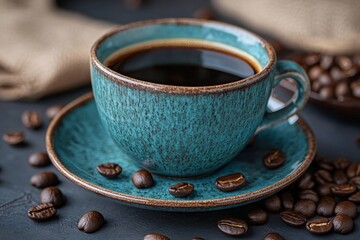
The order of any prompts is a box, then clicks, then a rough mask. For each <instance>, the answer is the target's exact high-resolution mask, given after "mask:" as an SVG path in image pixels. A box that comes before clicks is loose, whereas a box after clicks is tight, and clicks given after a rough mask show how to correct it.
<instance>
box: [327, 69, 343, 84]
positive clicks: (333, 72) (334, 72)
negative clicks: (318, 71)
mask: <svg viewBox="0 0 360 240" xmlns="http://www.w3.org/2000/svg"><path fill="white" fill-rule="evenodd" d="M330 76H331V78H332V79H333V80H334V81H336V82H337V81H340V80H342V79H344V78H345V77H346V76H345V73H344V72H343V71H342V70H341V69H340V68H338V67H332V68H331V69H330Z"/></svg>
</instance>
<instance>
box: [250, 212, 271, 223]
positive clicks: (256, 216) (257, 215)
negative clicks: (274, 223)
mask: <svg viewBox="0 0 360 240" xmlns="http://www.w3.org/2000/svg"><path fill="white" fill-rule="evenodd" d="M248 219H249V224H252V225H263V224H265V223H266V222H267V220H268V214H267V212H266V211H264V210H263V209H261V208H254V209H252V210H250V211H249V212H248Z"/></svg>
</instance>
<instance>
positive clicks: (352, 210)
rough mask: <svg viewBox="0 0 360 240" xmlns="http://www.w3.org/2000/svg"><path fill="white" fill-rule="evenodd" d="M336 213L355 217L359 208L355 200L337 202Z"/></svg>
mask: <svg viewBox="0 0 360 240" xmlns="http://www.w3.org/2000/svg"><path fill="white" fill-rule="evenodd" d="M335 214H336V215H339V214H344V215H347V216H349V217H351V218H355V217H356V215H357V208H356V205H355V204H354V203H353V202H350V201H342V202H339V203H338V204H336V206H335Z"/></svg>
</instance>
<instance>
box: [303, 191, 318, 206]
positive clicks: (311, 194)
mask: <svg viewBox="0 0 360 240" xmlns="http://www.w3.org/2000/svg"><path fill="white" fill-rule="evenodd" d="M299 198H300V199H307V200H311V201H313V202H316V203H317V202H318V201H319V197H318V194H317V193H316V192H315V191H313V190H311V189H306V190H303V191H301V192H300V193H299Z"/></svg>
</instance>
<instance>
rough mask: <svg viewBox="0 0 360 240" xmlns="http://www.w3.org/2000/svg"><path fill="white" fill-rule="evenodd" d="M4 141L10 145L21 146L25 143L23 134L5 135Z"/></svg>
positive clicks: (12, 133)
mask: <svg viewBox="0 0 360 240" xmlns="http://www.w3.org/2000/svg"><path fill="white" fill-rule="evenodd" d="M3 140H4V141H5V142H6V143H7V144H10V145H20V144H22V143H24V141H25V135H24V133H23V132H8V133H5V134H4V135H3Z"/></svg>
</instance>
